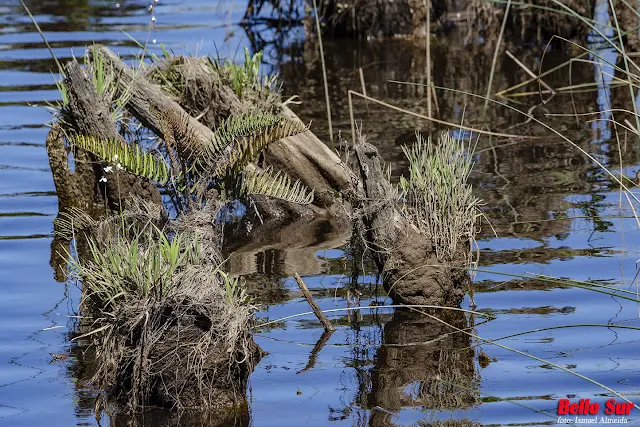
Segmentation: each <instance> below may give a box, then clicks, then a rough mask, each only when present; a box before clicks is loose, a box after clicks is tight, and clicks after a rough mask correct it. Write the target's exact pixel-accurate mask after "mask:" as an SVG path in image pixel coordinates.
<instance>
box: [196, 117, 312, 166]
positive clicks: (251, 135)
mask: <svg viewBox="0 0 640 427" xmlns="http://www.w3.org/2000/svg"><path fill="white" fill-rule="evenodd" d="M308 129H309V128H308V126H306V125H304V124H303V123H301V122H299V121H297V120H291V119H288V118H284V117H281V116H277V115H274V114H270V113H260V114H245V115H241V116H231V117H229V118H228V119H227V120H225V121H224V122H223V123H222V125H221V126H220V127H219V128H218V129H217V130H216V132H215V134H214V137H213V139H212V140H210V141H207V142H206V143H205V144H204V150H203V151H202V153H201V156H200V159H199V160H200V163H201V165H202V166H203V167H204V168H205V169H207V170H209V171H211V172H213V173H214V174H215V175H217V176H223V175H225V174H227V173H229V172H239V171H241V170H242V169H243V168H244V167H245V166H246V165H247V164H248V163H250V162H251V161H253V160H255V159H256V158H257V157H258V154H259V153H260V152H261V151H262V150H264V149H265V148H266V147H267V146H268V145H269V144H271V143H273V142H276V141H279V140H281V139H282V138H286V137H288V136H292V135H297V134H299V133H302V132H305V131H307V130H308Z"/></svg>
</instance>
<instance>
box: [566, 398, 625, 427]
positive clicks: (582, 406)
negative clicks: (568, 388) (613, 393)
mask: <svg viewBox="0 0 640 427" xmlns="http://www.w3.org/2000/svg"><path fill="white" fill-rule="evenodd" d="M633 407H634V404H633V403H629V402H618V401H617V400H616V399H609V400H607V401H606V402H605V403H604V408H602V407H601V405H600V404H599V403H597V402H591V399H580V400H579V401H578V402H571V400H569V399H560V400H559V401H558V415H559V416H558V421H557V423H558V424H627V423H628V422H629V419H628V418H626V417H625V416H628V415H629V413H630V412H631V410H632V409H633ZM566 415H574V417H566ZM599 415H600V416H599Z"/></svg>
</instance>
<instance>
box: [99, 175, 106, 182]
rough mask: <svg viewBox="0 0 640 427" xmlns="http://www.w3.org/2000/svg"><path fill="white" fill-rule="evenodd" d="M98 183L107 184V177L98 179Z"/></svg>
mask: <svg viewBox="0 0 640 427" xmlns="http://www.w3.org/2000/svg"><path fill="white" fill-rule="evenodd" d="M98 182H107V177H106V176H103V177H102V178H100V181H98Z"/></svg>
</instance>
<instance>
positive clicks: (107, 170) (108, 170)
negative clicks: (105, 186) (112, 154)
mask: <svg viewBox="0 0 640 427" xmlns="http://www.w3.org/2000/svg"><path fill="white" fill-rule="evenodd" d="M103 170H104V171H105V172H107V173H109V172H111V171H112V170H113V168H112V167H111V166H107V167H106V168H103Z"/></svg>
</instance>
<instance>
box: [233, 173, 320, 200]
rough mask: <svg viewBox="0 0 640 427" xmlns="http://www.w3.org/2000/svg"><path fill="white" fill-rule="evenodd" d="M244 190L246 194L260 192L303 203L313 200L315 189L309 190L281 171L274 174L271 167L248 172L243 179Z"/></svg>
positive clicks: (260, 193)
mask: <svg viewBox="0 0 640 427" xmlns="http://www.w3.org/2000/svg"><path fill="white" fill-rule="evenodd" d="M242 191H244V192H245V193H246V194H259V195H263V196H268V197H273V198H276V199H281V200H286V201H288V202H292V203H298V204H301V205H308V204H310V203H311V202H313V196H314V194H313V191H309V189H308V188H307V187H306V186H305V185H303V184H302V183H301V182H300V180H296V181H295V182H292V180H291V178H290V177H289V176H288V175H286V174H284V173H281V172H280V171H278V172H276V173H275V174H274V173H273V170H272V169H271V168H267V169H265V170H262V171H253V172H248V173H247V174H246V175H245V177H244V179H243V180H242Z"/></svg>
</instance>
